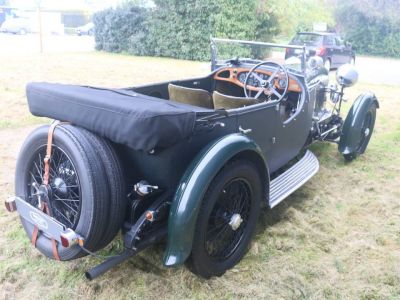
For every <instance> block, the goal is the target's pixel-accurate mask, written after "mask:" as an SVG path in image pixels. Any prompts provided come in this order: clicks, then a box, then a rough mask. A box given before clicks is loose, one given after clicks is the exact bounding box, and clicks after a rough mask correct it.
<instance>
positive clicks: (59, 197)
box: [15, 125, 114, 260]
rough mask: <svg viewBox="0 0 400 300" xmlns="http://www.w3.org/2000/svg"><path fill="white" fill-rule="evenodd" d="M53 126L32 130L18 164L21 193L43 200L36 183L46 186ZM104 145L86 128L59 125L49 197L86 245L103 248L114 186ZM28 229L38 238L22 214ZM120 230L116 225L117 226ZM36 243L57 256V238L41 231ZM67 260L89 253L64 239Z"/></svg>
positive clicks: (34, 200)
mask: <svg viewBox="0 0 400 300" xmlns="http://www.w3.org/2000/svg"><path fill="white" fill-rule="evenodd" d="M48 129H49V127H48V126H42V127H40V128H38V129H36V130H35V131H34V132H32V133H31V134H30V135H29V137H28V138H27V139H26V141H25V143H24V145H23V146H22V149H21V151H20V154H19V157H18V160H17V167H16V182H15V188H16V195H17V196H20V197H23V198H24V199H25V200H26V201H28V202H29V203H30V204H31V205H34V206H37V205H38V199H37V196H36V195H35V193H36V188H35V186H37V185H39V186H43V184H42V180H43V174H44V164H43V158H44V155H45V154H46V144H47V135H48ZM101 151H103V150H102V148H99V147H96V145H95V144H94V143H93V142H91V141H90V140H89V139H88V138H87V136H86V135H85V134H83V132H82V129H79V128H77V127H74V126H71V125H59V126H57V127H56V129H55V131H54V136H53V146H52V160H51V164H50V182H49V187H50V188H49V189H48V190H49V193H48V194H47V196H46V199H48V200H47V202H48V204H49V207H50V211H51V214H52V215H53V217H54V218H55V219H57V220H58V221H59V222H61V223H62V224H64V225H65V227H66V228H71V229H73V230H75V231H76V232H77V233H78V234H80V235H81V236H83V237H84V239H85V244H84V246H85V248H87V249H89V250H90V251H97V250H99V249H100V248H101V247H102V246H103V245H104V244H105V241H104V239H105V234H107V237H108V238H107V239H109V236H110V234H111V233H110V232H111V230H109V229H108V228H109V224H110V220H109V218H110V215H109V213H110V189H109V185H108V182H109V180H108V178H107V172H106V169H105V167H104V163H103V160H102V155H100V154H99V152H101ZM21 222H22V224H23V226H24V229H25V231H26V233H27V235H28V236H29V238H32V234H33V230H34V226H33V225H32V224H31V223H29V222H27V221H25V220H23V219H21ZM113 232H114V231H113ZM36 247H37V248H38V250H39V251H40V252H42V253H43V254H44V255H46V256H48V257H50V258H53V251H52V243H51V240H50V239H49V238H48V237H47V236H45V235H44V234H40V235H39V237H38V239H37V242H36ZM58 253H59V256H60V258H61V260H71V259H75V258H78V257H81V256H83V255H85V254H86V253H85V252H84V251H83V250H82V249H81V248H80V247H79V246H73V247H71V248H64V247H62V246H61V245H58Z"/></svg>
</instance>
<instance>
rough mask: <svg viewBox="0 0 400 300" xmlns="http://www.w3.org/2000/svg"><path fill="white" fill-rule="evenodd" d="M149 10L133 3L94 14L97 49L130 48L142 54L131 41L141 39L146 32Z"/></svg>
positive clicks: (117, 50)
mask: <svg viewBox="0 0 400 300" xmlns="http://www.w3.org/2000/svg"><path fill="white" fill-rule="evenodd" d="M147 16H148V11H147V10H146V9H144V8H141V7H137V6H134V5H131V4H129V3H128V4H125V5H122V6H120V7H118V8H116V9H113V8H109V9H106V10H103V11H101V12H98V13H96V14H94V16H93V23H94V24H95V30H94V36H95V43H96V49H97V50H104V51H108V52H123V51H128V49H129V50H130V52H131V53H133V54H140V53H137V52H140V50H139V49H136V48H135V47H132V45H131V41H134V40H135V39H138V40H140V39H141V37H142V35H143V34H144V32H145V27H144V26H145V20H146V19H147Z"/></svg>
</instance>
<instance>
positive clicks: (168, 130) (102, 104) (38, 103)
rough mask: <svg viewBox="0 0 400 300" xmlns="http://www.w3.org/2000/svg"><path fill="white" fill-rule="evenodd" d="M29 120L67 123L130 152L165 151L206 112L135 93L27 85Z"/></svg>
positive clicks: (55, 85)
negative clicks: (46, 119) (33, 116)
mask: <svg viewBox="0 0 400 300" xmlns="http://www.w3.org/2000/svg"><path fill="white" fill-rule="evenodd" d="M26 94H27V98H28V104H29V109H30V111H31V113H32V114H33V115H35V116H40V117H48V118H52V119H57V120H61V121H68V122H71V123H72V124H75V125H78V126H81V127H83V128H86V129H88V130H90V131H93V132H96V133H98V134H99V135H101V136H103V137H107V138H109V139H110V140H112V141H114V142H116V143H120V144H125V145H128V146H129V147H131V148H133V149H136V150H144V151H150V150H152V149H154V148H158V147H161V148H166V147H168V146H171V145H173V144H175V143H177V142H178V141H180V140H182V139H185V138H187V137H189V136H190V135H191V134H192V132H193V128H194V123H195V120H196V114H197V113H199V112H211V111H212V110H209V109H206V108H200V107H196V106H191V105H186V104H181V103H177V102H173V101H168V100H163V99H158V98H154V97H149V96H145V95H142V94H137V93H135V92H133V91H129V90H126V89H102V88H94V87H88V86H77V85H65V84H55V83H30V84H28V85H27V88H26Z"/></svg>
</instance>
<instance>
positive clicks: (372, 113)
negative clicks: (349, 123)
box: [343, 104, 376, 161]
mask: <svg viewBox="0 0 400 300" xmlns="http://www.w3.org/2000/svg"><path fill="white" fill-rule="evenodd" d="M375 119H376V105H375V104H374V105H371V107H370V108H369V110H368V111H367V113H366V114H365V117H364V120H363V123H362V126H361V131H360V141H359V143H358V145H357V147H356V148H355V149H354V151H353V152H351V153H346V154H343V157H344V159H345V160H346V161H352V160H354V159H355V158H356V157H357V156H358V155H359V154H363V153H364V152H365V149H367V146H368V143H369V141H370V139H371V136H372V132H373V131H374V127H375Z"/></svg>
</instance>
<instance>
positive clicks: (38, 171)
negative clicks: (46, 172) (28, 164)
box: [35, 161, 43, 182]
mask: <svg viewBox="0 0 400 300" xmlns="http://www.w3.org/2000/svg"><path fill="white" fill-rule="evenodd" d="M35 167H36V170H37V173H38V175H39V176H40V178H41V179H42V182H43V174H42V173H41V172H40V170H39V167H38V166H37V164H36V161H35Z"/></svg>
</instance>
